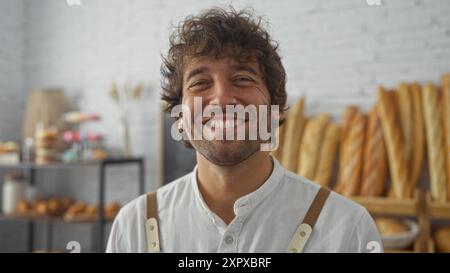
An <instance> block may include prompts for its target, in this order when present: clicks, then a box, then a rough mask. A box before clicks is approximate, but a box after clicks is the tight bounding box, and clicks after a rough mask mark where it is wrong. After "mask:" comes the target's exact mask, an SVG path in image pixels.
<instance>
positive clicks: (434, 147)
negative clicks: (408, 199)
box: [422, 83, 447, 202]
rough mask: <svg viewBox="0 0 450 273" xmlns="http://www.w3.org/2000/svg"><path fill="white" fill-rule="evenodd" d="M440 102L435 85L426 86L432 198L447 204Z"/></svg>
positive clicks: (424, 95) (425, 111) (426, 115)
mask: <svg viewBox="0 0 450 273" xmlns="http://www.w3.org/2000/svg"><path fill="white" fill-rule="evenodd" d="M439 100H440V97H439V93H438V90H437V89H436V88H435V87H434V85H433V84H431V83H428V84H426V85H425V86H424V88H423V101H422V104H423V105H422V106H423V110H424V117H425V128H426V136H427V148H428V163H429V170H430V180H431V184H430V188H431V197H432V198H433V199H434V200H435V201H437V202H445V201H446V199H447V186H446V177H445V153H444V150H443V148H444V144H443V142H444V138H443V135H442V127H441V121H442V120H441V111H440V102H439Z"/></svg>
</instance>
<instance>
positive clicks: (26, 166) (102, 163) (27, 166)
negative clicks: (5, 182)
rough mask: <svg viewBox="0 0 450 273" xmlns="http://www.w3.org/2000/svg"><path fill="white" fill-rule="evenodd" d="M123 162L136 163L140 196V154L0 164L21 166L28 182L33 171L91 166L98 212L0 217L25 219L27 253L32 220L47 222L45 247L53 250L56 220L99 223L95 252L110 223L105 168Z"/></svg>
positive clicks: (31, 241)
mask: <svg viewBox="0 0 450 273" xmlns="http://www.w3.org/2000/svg"><path fill="white" fill-rule="evenodd" d="M122 164H136V165H137V166H138V169H139V170H138V175H139V180H138V193H139V195H142V194H144V192H145V180H144V179H145V178H144V177H145V172H144V159H143V158H140V157H126V158H107V159H104V160H98V161H79V162H74V163H62V162H55V163H48V164H37V163H29V162H19V163H15V164H4V163H2V164H0V169H21V170H22V171H23V172H25V173H27V180H28V183H29V184H30V185H34V184H35V173H36V171H51V170H59V169H66V168H80V167H81V168H84V167H89V166H93V167H96V168H98V170H99V171H98V176H99V179H98V182H99V183H98V184H99V185H98V186H99V187H98V192H97V194H98V212H99V213H98V215H97V217H96V218H95V219H92V218H90V219H74V220H71V221H67V219H66V220H65V219H63V218H62V217H49V216H23V215H22V216H18V215H15V216H11V215H0V220H25V221H26V222H28V236H27V239H28V252H33V251H34V222H36V221H42V222H45V223H46V224H47V236H46V238H47V243H46V245H47V249H52V226H53V223H55V222H62V223H94V224H97V225H98V234H97V235H96V236H95V237H96V238H97V240H98V244H97V247H98V248H97V251H98V252H103V251H104V235H105V227H104V224H105V223H106V222H110V219H106V218H105V215H104V204H105V186H106V185H105V184H106V169H107V168H108V167H109V166H113V165H122Z"/></svg>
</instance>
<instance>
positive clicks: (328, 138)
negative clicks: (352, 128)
mask: <svg viewBox="0 0 450 273" xmlns="http://www.w3.org/2000/svg"><path fill="white" fill-rule="evenodd" d="M338 145H339V126H337V125H336V124H329V125H328V126H327V128H326V130H325V136H324V140H323V143H322V147H321V151H320V156H319V163H318V166H317V170H316V174H315V176H314V182H316V183H318V184H320V185H322V186H324V187H327V188H329V187H330V181H331V176H332V174H333V169H334V163H335V159H336V156H337V148H338Z"/></svg>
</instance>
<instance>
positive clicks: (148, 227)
mask: <svg viewBox="0 0 450 273" xmlns="http://www.w3.org/2000/svg"><path fill="white" fill-rule="evenodd" d="M145 231H146V235H147V251H148V252H150V253H157V252H161V249H160V245H159V228H158V203H157V200H156V192H150V193H148V194H147V221H146V222H145Z"/></svg>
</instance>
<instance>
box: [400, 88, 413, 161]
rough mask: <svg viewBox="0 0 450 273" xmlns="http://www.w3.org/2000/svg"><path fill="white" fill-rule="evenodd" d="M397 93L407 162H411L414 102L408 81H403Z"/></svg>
mask: <svg viewBox="0 0 450 273" xmlns="http://www.w3.org/2000/svg"><path fill="white" fill-rule="evenodd" d="M396 92H397V94H396V96H397V100H396V102H397V109H398V114H399V121H400V128H401V129H402V139H403V147H404V153H405V160H406V162H410V157H411V153H412V152H411V151H412V147H413V143H412V138H413V133H412V131H413V129H412V128H413V124H412V119H413V114H412V103H411V97H410V92H409V87H408V85H407V84H406V83H401V84H400V86H399V88H398V90H397V91H396Z"/></svg>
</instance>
